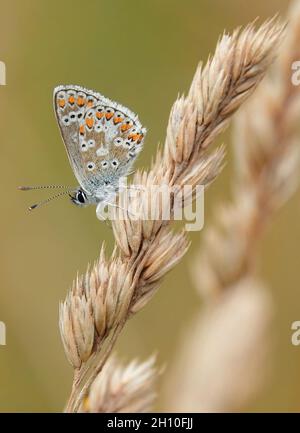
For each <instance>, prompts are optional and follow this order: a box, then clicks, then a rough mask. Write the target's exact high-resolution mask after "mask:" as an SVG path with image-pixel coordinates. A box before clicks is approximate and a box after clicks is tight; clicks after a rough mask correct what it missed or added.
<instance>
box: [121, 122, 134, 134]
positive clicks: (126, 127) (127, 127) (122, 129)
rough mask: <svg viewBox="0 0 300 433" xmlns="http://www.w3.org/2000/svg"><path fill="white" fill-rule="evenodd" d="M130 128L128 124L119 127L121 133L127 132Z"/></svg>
mask: <svg viewBox="0 0 300 433" xmlns="http://www.w3.org/2000/svg"><path fill="white" fill-rule="evenodd" d="M131 126H132V125H130V124H127V123H124V124H123V125H122V126H121V131H122V132H125V131H127V130H128V129H130V128H131Z"/></svg>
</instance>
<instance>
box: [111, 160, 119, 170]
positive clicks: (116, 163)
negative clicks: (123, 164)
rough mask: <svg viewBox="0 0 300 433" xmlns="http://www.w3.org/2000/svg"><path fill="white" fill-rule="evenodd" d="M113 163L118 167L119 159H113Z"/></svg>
mask: <svg viewBox="0 0 300 433" xmlns="http://www.w3.org/2000/svg"><path fill="white" fill-rule="evenodd" d="M111 165H112V166H113V167H114V168H117V167H118V165H119V161H118V160H117V159H113V160H112V161H111Z"/></svg>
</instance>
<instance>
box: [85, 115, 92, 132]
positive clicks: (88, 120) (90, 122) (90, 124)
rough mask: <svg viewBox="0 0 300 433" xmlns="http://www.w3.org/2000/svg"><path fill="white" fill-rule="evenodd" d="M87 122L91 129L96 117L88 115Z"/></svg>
mask: <svg viewBox="0 0 300 433" xmlns="http://www.w3.org/2000/svg"><path fill="white" fill-rule="evenodd" d="M85 123H86V124H87V126H88V127H89V128H90V129H91V128H92V127H93V125H94V119H93V118H91V117H88V118H87V119H85Z"/></svg>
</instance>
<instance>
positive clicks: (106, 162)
mask: <svg viewBox="0 0 300 433" xmlns="http://www.w3.org/2000/svg"><path fill="white" fill-rule="evenodd" d="M54 109H55V114H56V118H57V121H58V124H59V128H60V131H61V135H62V138H63V141H64V144H65V147H66V150H67V154H68V157H69V161H70V164H71V166H72V169H73V171H74V174H75V176H76V178H77V180H78V182H79V184H80V186H81V187H82V188H83V189H84V190H85V191H87V192H88V193H93V192H94V191H97V189H98V188H101V186H102V185H113V186H116V185H117V184H118V181H119V179H120V177H123V176H126V175H128V173H129V171H130V169H131V167H132V165H133V163H134V161H135V159H136V157H137V155H138V154H139V152H140V151H141V150H142V146H143V140H144V136H145V133H146V129H145V128H143V127H142V125H141V123H140V121H139V120H138V117H137V116H136V115H135V114H134V113H133V112H131V111H130V110H129V109H128V108H126V107H123V106H122V105H120V104H118V103H116V102H113V101H111V100H109V99H108V98H105V97H104V96H102V95H100V94H99V93H96V92H94V91H92V90H87V89H85V88H83V87H80V86H59V87H56V88H55V89H54Z"/></svg>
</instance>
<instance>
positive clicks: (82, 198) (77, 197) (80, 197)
mask: <svg viewBox="0 0 300 433" xmlns="http://www.w3.org/2000/svg"><path fill="white" fill-rule="evenodd" d="M69 196H70V199H71V201H72V203H74V204H76V206H81V207H85V206H88V205H89V204H95V200H94V199H93V198H92V196H89V195H88V194H87V193H86V192H85V191H83V189H82V188H78V189H77V190H76V191H74V192H73V193H72V194H69Z"/></svg>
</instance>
